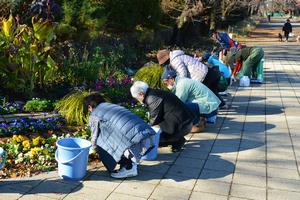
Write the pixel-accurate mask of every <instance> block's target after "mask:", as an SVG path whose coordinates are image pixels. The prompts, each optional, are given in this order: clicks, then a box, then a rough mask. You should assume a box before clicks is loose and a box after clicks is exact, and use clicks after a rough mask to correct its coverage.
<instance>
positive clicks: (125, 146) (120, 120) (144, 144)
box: [84, 93, 155, 178]
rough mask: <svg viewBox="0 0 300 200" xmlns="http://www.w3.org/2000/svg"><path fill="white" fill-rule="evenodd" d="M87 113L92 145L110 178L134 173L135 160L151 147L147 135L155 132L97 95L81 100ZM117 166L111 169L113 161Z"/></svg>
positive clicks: (136, 117) (136, 118)
mask: <svg viewBox="0 0 300 200" xmlns="http://www.w3.org/2000/svg"><path fill="white" fill-rule="evenodd" d="M84 106H85V109H86V110H87V111H88V112H90V113H91V114H90V117H89V126H90V128H91V136H92V139H91V140H92V147H93V148H94V149H95V150H97V153H98V154H99V157H100V159H101V161H102V163H103V164H104V166H105V167H106V169H107V170H108V171H109V172H110V173H111V174H110V175H111V176H112V177H114V178H126V177H132V176H137V174H138V173H137V163H138V162H139V160H140V158H141V157H142V156H143V155H145V153H146V152H149V149H150V148H151V147H153V145H152V144H151V140H150V136H152V135H154V134H155V131H154V130H153V129H152V128H151V127H150V126H149V125H148V124H147V123H146V122H144V121H143V120H142V119H141V118H139V117H138V116H136V115H134V114H133V113H131V112H130V111H129V110H127V109H126V108H124V107H121V106H119V105H116V104H111V103H106V102H105V101H104V100H103V98H102V97H101V95H100V94H97V93H95V94H91V95H89V96H87V97H86V98H85V99H84ZM118 163H119V164H120V169H119V170H117V171H114V169H115V167H116V165H117V164H118Z"/></svg>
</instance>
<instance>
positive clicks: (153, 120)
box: [144, 88, 194, 135]
mask: <svg viewBox="0 0 300 200" xmlns="http://www.w3.org/2000/svg"><path fill="white" fill-rule="evenodd" d="M144 104H145V105H146V106H147V107H148V108H149V113H150V124H151V125H153V126H154V125H159V126H160V128H161V129H162V131H163V132H165V133H167V134H171V135H176V134H177V133H182V131H183V130H186V128H187V127H188V126H190V124H191V123H192V122H193V119H194V116H193V114H192V112H191V111H190V110H189V109H188V108H187V107H186V106H185V104H184V103H183V102H182V101H181V100H180V99H179V98H178V97H177V96H176V95H175V94H173V93H171V92H167V91H164V90H156V89H150V88H149V89H148V90H147V92H146V94H145V99H144Z"/></svg>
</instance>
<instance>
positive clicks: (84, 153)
mask: <svg viewBox="0 0 300 200" xmlns="http://www.w3.org/2000/svg"><path fill="white" fill-rule="evenodd" d="M56 146H57V150H56V152H55V160H56V161H57V162H58V175H59V176H60V177H61V178H63V179H69V180H80V179H82V178H83V177H84V176H85V174H86V166H87V162H88V155H89V149H90V147H91V142H89V141H87V140H84V139H81V138H64V139H60V140H58V141H57V142H56Z"/></svg>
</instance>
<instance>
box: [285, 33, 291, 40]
mask: <svg viewBox="0 0 300 200" xmlns="http://www.w3.org/2000/svg"><path fill="white" fill-rule="evenodd" d="M289 34H290V32H287V31H284V37H285V39H286V41H288V40H289Z"/></svg>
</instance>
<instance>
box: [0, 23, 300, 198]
mask: <svg viewBox="0 0 300 200" xmlns="http://www.w3.org/2000/svg"><path fill="white" fill-rule="evenodd" d="M269 26H270V27H271V26H272V24H271V25H269ZM263 47H264V49H265V51H266V62H265V64H266V65H265V77H266V84H262V85H253V86H251V87H249V88H239V87H236V88H232V91H231V95H232V96H231V97H230V98H228V101H231V108H230V109H229V110H228V111H226V112H222V113H221V117H220V118H219V119H218V123H217V125H214V126H210V127H209V128H208V129H207V130H206V132H204V133H199V134H193V135H189V136H188V137H189V141H188V143H187V144H186V145H185V148H184V150H183V151H182V152H180V153H170V151H169V149H168V148H160V149H159V158H158V160H157V161H153V162H143V163H142V164H141V165H140V166H139V176H138V177H135V178H130V179H126V180H114V179H111V178H109V176H108V174H107V173H106V171H105V170H104V168H103V167H101V166H99V167H97V168H95V169H89V172H88V175H87V177H86V179H85V180H84V181H81V182H66V181H63V180H60V179H59V178H58V177H57V172H51V173H44V174H40V175H38V176H35V177H32V178H27V179H13V180H2V181H1V182H0V199H3V200H9V199H22V200H25V199H41V200H42V199H65V200H68V199H72V200H77V199H89V200H90V199H95V200H96V199H97V200H99V199H131V200H135V199H171V200H174V199H195V200H199V199H204V200H210V199H217V200H223V199H224V200H228V199H230V200H238V199H259V200H264V199H268V200H276V199H278V200H283V199H288V200H293V199H294V200H299V199H300V178H299V171H300V166H299V165H300V133H299V131H298V130H299V128H300V123H299V121H300V105H299V100H300V99H299V98H300V77H299V76H300V54H299V52H300V46H299V44H297V45H296V44H292V43H289V44H286V43H281V44H280V45H279V44H267V45H266V44H264V45H263Z"/></svg>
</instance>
